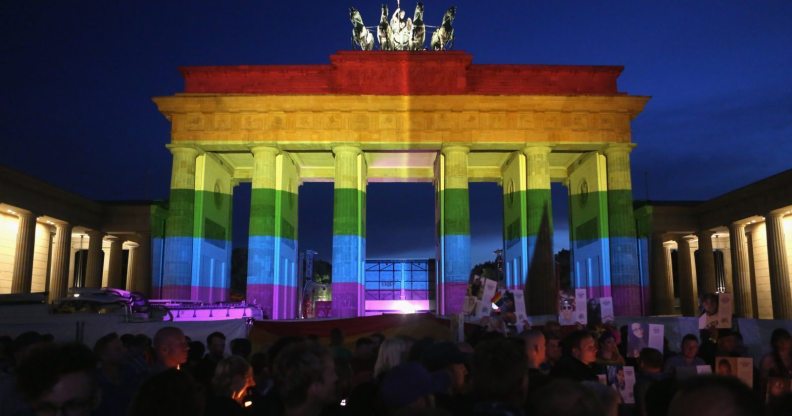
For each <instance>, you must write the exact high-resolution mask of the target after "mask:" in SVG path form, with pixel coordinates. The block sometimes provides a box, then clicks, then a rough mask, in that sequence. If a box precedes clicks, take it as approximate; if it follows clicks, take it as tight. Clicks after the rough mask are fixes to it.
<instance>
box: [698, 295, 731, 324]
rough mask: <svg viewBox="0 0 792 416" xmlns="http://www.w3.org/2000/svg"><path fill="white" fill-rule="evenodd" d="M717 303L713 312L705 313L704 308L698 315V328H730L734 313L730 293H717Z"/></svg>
mask: <svg viewBox="0 0 792 416" xmlns="http://www.w3.org/2000/svg"><path fill="white" fill-rule="evenodd" d="M717 299H718V304H717V305H716V306H715V308H716V309H715V311H714V313H711V314H709V313H707V311H706V310H705V311H704V312H702V313H701V315H700V316H699V322H698V327H699V329H707V328H731V327H732V315H733V314H734V298H733V297H732V294H731V293H718V294H717Z"/></svg>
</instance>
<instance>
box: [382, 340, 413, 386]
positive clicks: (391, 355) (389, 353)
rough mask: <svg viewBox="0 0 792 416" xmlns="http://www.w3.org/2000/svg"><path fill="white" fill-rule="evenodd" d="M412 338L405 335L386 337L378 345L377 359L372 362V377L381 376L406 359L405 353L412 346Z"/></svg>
mask: <svg viewBox="0 0 792 416" xmlns="http://www.w3.org/2000/svg"><path fill="white" fill-rule="evenodd" d="M412 344H413V340H412V339H411V338H407V337H401V336H398V337H393V338H388V339H386V340H385V341H384V342H383V343H382V346H381V347H380V350H379V354H378V355H377V361H376V362H375V363H374V378H381V377H382V376H383V375H384V374H385V372H386V371H388V370H390V369H391V368H393V367H396V366H397V365H399V364H401V363H403V362H405V361H407V353H408V352H409V351H410V348H412Z"/></svg>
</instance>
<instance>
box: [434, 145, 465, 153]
mask: <svg viewBox="0 0 792 416" xmlns="http://www.w3.org/2000/svg"><path fill="white" fill-rule="evenodd" d="M458 152H462V153H465V154H468V153H470V147H468V146H462V145H456V144H455V145H451V146H443V147H442V148H441V149H440V153H442V154H444V155H448V154H449V153H458Z"/></svg>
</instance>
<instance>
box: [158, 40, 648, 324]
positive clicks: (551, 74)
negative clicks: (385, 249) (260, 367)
mask: <svg viewBox="0 0 792 416" xmlns="http://www.w3.org/2000/svg"><path fill="white" fill-rule="evenodd" d="M181 71H182V74H183V76H184V79H185V88H184V92H183V93H177V94H175V95H172V96H167V97H157V98H154V101H155V103H156V104H157V106H158V108H159V110H160V111H161V112H162V114H164V115H165V117H166V118H167V119H168V120H169V121H170V122H171V126H172V127H171V141H170V144H169V145H168V148H169V149H170V151H171V153H172V154H173V171H172V177H171V194H170V202H169V207H168V213H167V220H166V223H165V232H164V235H161V236H155V239H154V242H153V243H154V245H155V250H162V252H163V256H162V258H163V261H162V264H161V265H159V266H157V265H155V271H154V276H155V277H154V281H155V282H154V286H155V287H154V289H153V292H154V293H155V294H156V293H159V294H160V296H161V297H163V298H173V299H193V300H201V301H208V302H214V301H221V300H225V299H226V298H227V295H228V291H229V281H230V277H229V276H230V257H231V255H230V254H231V238H230V236H231V216H232V214H231V213H232V209H231V205H232V195H233V189H234V186H235V185H236V184H237V183H239V182H252V196H251V209H250V230H249V245H248V249H249V254H248V281H247V300H248V301H249V302H256V303H257V304H259V305H261V306H262V307H263V308H264V309H265V311H266V313H267V314H268V315H269V316H270V317H272V318H273V319H288V318H294V317H295V316H296V313H297V293H298V288H297V270H296V269H297V267H296V264H297V258H298V257H297V253H298V251H297V224H298V218H297V217H298V215H297V212H298V211H297V200H298V198H297V196H298V192H299V188H300V184H302V183H304V182H306V181H322V182H328V181H332V182H334V184H335V185H334V203H333V207H317V208H316V209H332V210H333V253H332V266H333V276H332V299H333V315H334V316H335V317H353V316H359V315H362V314H363V313H364V306H363V305H364V303H363V288H364V273H363V266H364V262H365V259H366V216H367V213H366V187H367V183H369V182H432V183H433V184H434V185H435V189H436V204H435V212H436V226H437V233H436V235H437V274H438V282H437V299H436V301H437V302H436V305H437V312H438V313H440V314H450V313H457V312H459V311H460V310H461V308H462V304H463V301H464V297H465V294H466V290H467V287H468V278H469V274H470V270H471V267H472V265H471V260H470V243H471V242H470V215H469V196H468V184H469V183H470V182H476V181H478V182H497V183H499V184H500V185H501V186H502V189H503V208H504V224H503V242H504V270H505V275H506V285H507V286H508V287H509V288H510V289H512V290H523V289H524V290H525V293H526V296H525V297H526V303H527V307H528V312H529V314H555V313H556V311H557V309H556V308H557V305H556V304H557V299H558V296H557V290H558V288H557V283H556V279H555V278H554V274H553V252H552V247H553V245H552V234H553V228H552V209H551V198H550V184H551V183H552V182H562V183H564V184H565V185H566V187H567V189H568V190H569V209H570V225H569V228H570V243H571V251H572V274H573V283H574V285H575V286H576V287H585V288H587V289H588V292H589V296H590V297H600V296H612V297H613V299H614V305H615V312H616V313H617V314H619V315H640V314H642V312H644V311H645V308H646V304H648V299H649V297H648V295H647V292H646V291H647V290H648V287H647V285H646V284H643V283H642V282H641V279H640V277H639V276H640V273H639V249H638V243H637V239H636V229H635V219H634V215H633V200H632V190H631V179H630V158H629V155H630V151H631V149H632V148H633V145H632V144H631V135H630V121H631V120H632V119H633V118H634V117H635V116H637V115H638V114H639V113H640V112H641V111H642V109H643V107H644V105H645V104H646V102H647V100H648V97H642V96H631V95H628V94H626V93H624V92H620V91H619V90H618V88H617V78H618V77H619V74H620V73H621V71H622V68H621V67H615V66H549V65H480V64H473V63H472V57H471V55H469V54H467V53H464V52H451V51H444V52H439V53H438V52H399V51H344V52H338V53H336V54H335V55H332V56H331V57H330V64H326V65H283V66H275V65H272V66H222V67H220V66H216V67H186V68H182V69H181ZM371 214H372V215H376V213H371Z"/></svg>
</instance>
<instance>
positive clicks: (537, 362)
mask: <svg viewBox="0 0 792 416" xmlns="http://www.w3.org/2000/svg"><path fill="white" fill-rule="evenodd" d="M522 337H523V340H524V341H525V358H526V359H527V360H528V392H529V394H530V393H533V392H534V391H536V390H539V389H541V388H542V387H544V386H545V385H546V384H547V383H548V382H550V379H549V378H548V377H547V375H546V374H545V373H544V372H542V370H541V368H542V365H544V363H545V361H547V340H546V339H545V336H544V334H543V333H542V331H539V330H538V329H529V330H528V331H525V333H524V334H523V336H522Z"/></svg>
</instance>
